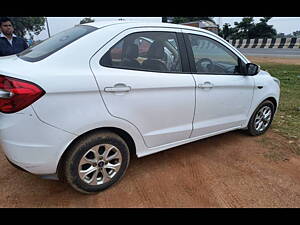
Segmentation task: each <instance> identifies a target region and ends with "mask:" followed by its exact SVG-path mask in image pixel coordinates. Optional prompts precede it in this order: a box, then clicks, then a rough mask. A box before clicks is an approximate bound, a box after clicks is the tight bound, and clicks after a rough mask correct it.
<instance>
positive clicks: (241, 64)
mask: <svg viewBox="0 0 300 225" xmlns="http://www.w3.org/2000/svg"><path fill="white" fill-rule="evenodd" d="M189 35H195V36H200V37H204V38H207V39H210V40H212V41H215V42H217V43H219V44H220V45H222V46H223V47H224V48H225V49H227V50H228V51H230V52H231V53H232V54H233V55H235V56H236V57H237V59H238V66H239V67H240V68H241V69H242V72H243V73H241V74H230V73H205V72H198V71H197V69H196V62H195V57H194V53H193V49H192V44H191V42H190V39H189ZM183 36H184V41H185V43H186V49H187V54H188V58H189V62H190V68H191V73H192V74H195V75H227V76H247V73H246V64H245V63H244V62H243V60H242V59H241V58H240V57H239V56H238V55H237V54H236V53H235V52H233V51H232V50H231V49H230V48H228V47H227V46H225V45H224V44H223V43H221V42H219V41H217V40H215V39H213V38H211V37H208V36H204V35H201V34H195V33H183Z"/></svg>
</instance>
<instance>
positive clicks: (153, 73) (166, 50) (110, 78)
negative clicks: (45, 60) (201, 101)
mask: <svg viewBox="0 0 300 225" xmlns="http://www.w3.org/2000/svg"><path fill="white" fill-rule="evenodd" d="M176 31H180V30H177V29H163V28H143V29H141V28H135V29H130V30H127V31H125V32H123V33H121V34H120V35H119V36H118V37H116V38H115V39H113V40H112V41H111V42H110V43H108V44H107V45H106V46H105V47H104V48H102V49H101V50H100V51H99V52H98V53H97V54H96V55H95V56H94V57H93V58H92V60H91V67H92V70H93V73H94V74H95V77H96V79H97V82H98V85H99V88H100V92H101V95H102V98H103V100H104V102H105V105H106V107H107V109H108V111H109V112H110V114H111V115H112V116H114V117H117V118H119V119H123V120H126V121H127V122H129V123H131V124H133V125H134V126H136V127H137V128H138V130H139V131H140V133H141V134H142V136H143V138H144V141H145V144H146V145H147V146H148V147H149V148H151V147H156V146H161V145H164V144H168V143H173V142H176V141H181V140H184V139H188V138H189V137H190V135H191V132H192V121H193V116H194V108H195V91H194V90H195V82H194V79H193V76H192V75H191V74H190V73H188V69H187V68H186V66H187V65H188V64H187V63H186V64H184V63H182V62H183V60H182V59H183V58H184V57H183V55H182V53H183V52H182V51H181V49H180V46H179V44H178V43H179V41H180V40H181V42H182V43H184V41H183V37H182V36H179V34H176ZM180 35H182V34H181V33H180ZM180 38H181V39H180ZM178 39H180V40H178ZM185 58H186V60H187V56H186V55H185ZM99 61H100V63H99Z"/></svg>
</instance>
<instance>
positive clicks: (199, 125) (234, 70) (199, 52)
mask: <svg viewBox="0 0 300 225" xmlns="http://www.w3.org/2000/svg"><path fill="white" fill-rule="evenodd" d="M185 40H186V43H187V45H188V50H189V56H190V60H191V65H192V70H193V72H194V78H195V81H196V109H195V117H194V122H193V128H194V129H193V133H192V136H191V137H198V136H203V135H204V136H205V135H211V134H217V133H221V132H224V131H227V130H231V129H235V128H239V127H241V125H242V124H243V123H244V122H245V121H246V120H247V118H248V111H249V109H250V106H251V102H252V97H253V88H254V79H253V77H251V76H245V75H244V74H243V73H244V72H243V68H242V67H243V62H242V60H241V59H240V58H239V57H238V56H237V55H236V54H234V53H233V52H232V51H231V50H229V49H228V48H227V47H226V46H224V45H223V44H222V43H220V42H219V41H217V40H216V39H213V38H212V37H210V36H209V35H207V34H206V36H205V34H204V35H199V34H195V33H194V34H193V33H192V32H187V33H186V34H185Z"/></svg>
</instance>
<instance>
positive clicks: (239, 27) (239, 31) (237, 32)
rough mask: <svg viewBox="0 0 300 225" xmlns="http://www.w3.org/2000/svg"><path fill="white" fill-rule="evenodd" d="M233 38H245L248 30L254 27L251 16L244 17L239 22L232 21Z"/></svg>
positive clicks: (247, 36)
mask: <svg viewBox="0 0 300 225" xmlns="http://www.w3.org/2000/svg"><path fill="white" fill-rule="evenodd" d="M234 25H235V27H234V30H233V31H234V34H233V37H232V38H233V39H247V38H249V32H251V30H252V29H253V28H254V27H255V24H254V20H253V17H244V18H243V19H242V21H241V22H239V23H238V22H234Z"/></svg>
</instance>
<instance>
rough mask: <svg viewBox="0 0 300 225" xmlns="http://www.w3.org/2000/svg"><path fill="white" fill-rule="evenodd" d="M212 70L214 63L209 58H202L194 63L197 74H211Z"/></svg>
mask: <svg viewBox="0 0 300 225" xmlns="http://www.w3.org/2000/svg"><path fill="white" fill-rule="evenodd" d="M213 68H214V63H213V61H212V60H210V59H209V58H202V59H200V60H199V61H198V62H197V63H196V69H197V72H211V71H212V70H213Z"/></svg>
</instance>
